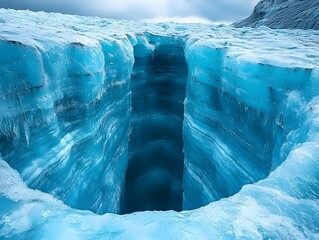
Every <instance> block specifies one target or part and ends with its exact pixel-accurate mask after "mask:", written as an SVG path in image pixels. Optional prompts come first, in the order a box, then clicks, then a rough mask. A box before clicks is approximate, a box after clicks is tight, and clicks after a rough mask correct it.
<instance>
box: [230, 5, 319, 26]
mask: <svg viewBox="0 0 319 240" xmlns="http://www.w3.org/2000/svg"><path fill="white" fill-rule="evenodd" d="M233 26H234V27H259V26H267V27H270V28H282V29H283V28H288V29H316V30H318V29H319V0H261V1H260V2H259V3H258V4H257V5H256V7H255V9H254V11H253V13H252V14H251V15H250V16H249V17H248V18H246V19H244V20H242V21H239V22H237V23H234V24H233Z"/></svg>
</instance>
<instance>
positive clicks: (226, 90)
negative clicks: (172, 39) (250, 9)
mask: <svg viewBox="0 0 319 240" xmlns="http://www.w3.org/2000/svg"><path fill="white" fill-rule="evenodd" d="M214 45H215V44H213V45H212V44H211V42H210V40H202V41H200V40H199V41H197V42H196V43H195V44H193V40H190V41H189V45H188V47H187V49H186V56H187V62H188V65H189V76H188V81H187V97H186V101H185V117H184V126H183V127H184V132H183V136H184V152H185V163H184V164H185V168H184V169H185V171H184V182H183V188H184V199H183V207H184V209H194V208H197V207H200V206H204V205H206V204H208V203H210V202H212V201H216V200H219V199H221V198H224V197H229V196H231V195H233V194H235V193H236V192H238V191H239V190H240V189H241V188H242V186H243V185H245V184H248V183H254V182H257V181H259V180H261V179H264V178H266V177H267V176H268V174H269V173H270V172H271V171H272V170H274V169H275V168H276V167H277V166H278V165H279V164H281V163H282V162H283V161H284V159H285V158H286V156H287V154H288V153H289V151H290V149H291V148H292V147H293V146H294V145H295V144H296V143H297V142H298V141H300V142H302V141H304V140H305V139H306V136H305V133H301V132H299V131H297V132H295V131H296V129H297V128H298V126H299V123H298V122H297V119H296V114H297V113H296V109H294V108H295V106H294V105H291V104H290V103H289V102H287V101H288V100H287V97H288V96H287V94H288V93H290V92H292V91H294V90H301V89H303V88H306V87H307V86H308V87H309V81H310V80H309V79H310V76H311V69H302V68H295V67H291V68H290V67H276V66H271V65H268V64H263V63H254V62H250V61H249V60H241V61H238V59H236V57H231V56H230V55H231V51H232V50H231V49H230V47H227V46H223V47H217V48H216V47H214ZM229 51H230V53H228V52H229Z"/></svg>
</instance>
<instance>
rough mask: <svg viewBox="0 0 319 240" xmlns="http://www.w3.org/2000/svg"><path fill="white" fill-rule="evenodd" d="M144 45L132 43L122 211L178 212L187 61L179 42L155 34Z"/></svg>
mask: <svg viewBox="0 0 319 240" xmlns="http://www.w3.org/2000/svg"><path fill="white" fill-rule="evenodd" d="M165 40H166V41H167V42H166V43H165ZM161 42H163V43H161ZM149 47H150V48H147V47H146V46H145V45H142V44H137V45H136V46H135V47H134V52H135V65H134V67H133V73H132V78H131V84H132V85H131V87H132V133H131V136H130V143H129V154H130V158H129V163H128V169H127V172H126V189H125V194H124V204H123V209H122V212H123V213H131V212H134V211H143V210H176V211H180V210H182V196H183V194H182V193H183V189H182V185H183V184H182V182H183V165H184V155H183V140H182V125H183V115H184V107H183V102H184V99H185V94H186V79H187V72H188V69H187V64H186V61H185V57H184V50H183V45H182V42H181V41H176V40H175V41H172V40H170V39H168V38H163V39H161V38H159V39H157V42H156V43H152V42H151V43H150V45H149Z"/></svg>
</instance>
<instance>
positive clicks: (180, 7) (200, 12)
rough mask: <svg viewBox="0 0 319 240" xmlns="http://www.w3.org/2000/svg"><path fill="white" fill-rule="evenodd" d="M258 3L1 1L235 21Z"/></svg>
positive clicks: (82, 11)
mask: <svg viewBox="0 0 319 240" xmlns="http://www.w3.org/2000/svg"><path fill="white" fill-rule="evenodd" d="M257 2H258V0H157V1H153V0H0V7H2V8H14V9H29V10H35V11H38V10H43V11H48V12H61V13H69V14H78V15H93V16H100V17H109V18H116V19H123V18H124V19H129V20H141V19H161V18H163V19H169V18H175V19H182V18H189V19H197V18H202V19H207V20H209V21H214V22H233V21H237V20H240V19H242V18H245V17H248V16H249V15H250V13H251V12H252V10H253V8H254V6H255V5H256V3H257Z"/></svg>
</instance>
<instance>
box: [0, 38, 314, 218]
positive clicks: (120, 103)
mask: <svg viewBox="0 0 319 240" xmlns="http://www.w3.org/2000/svg"><path fill="white" fill-rule="evenodd" d="M137 39H138V41H137V42H136V43H135V44H134V48H135V49H134V50H133V49H132V48H131V47H132V46H131V45H130V44H129V43H128V41H127V40H125V39H124V40H121V41H119V40H118V41H106V42H100V43H99V44H98V45H93V46H85V45H83V44H79V43H77V42H74V43H71V44H69V45H67V46H65V47H60V46H58V47H57V49H55V48H53V50H52V51H51V52H46V53H45V55H44V56H45V58H44V63H43V68H44V70H43V71H44V72H46V74H47V77H48V78H49V79H50V82H49V84H48V85H47V84H42V83H39V84H37V83H35V85H36V86H35V87H31V88H30V91H31V93H30V95H28V94H27V95H26V96H27V98H26V99H27V100H28V101H33V99H34V96H38V95H40V96H41V95H48V96H50V97H52V99H50V100H52V102H53V103H54V104H53V108H52V109H49V110H48V113H46V112H43V110H42V109H39V111H38V112H37V114H33V112H31V113H30V116H28V115H26V120H25V122H21V117H17V118H16V120H15V121H16V123H14V124H16V125H14V124H13V126H11V127H12V128H13V131H15V134H11V135H10V134H6V133H2V135H1V138H2V142H3V143H4V144H2V146H1V153H2V154H3V156H4V159H5V160H6V161H8V162H9V163H10V165H11V166H13V167H14V168H15V169H18V170H19V171H20V172H21V173H22V176H23V178H24V179H25V181H26V182H27V183H28V184H29V186H30V187H32V188H37V189H40V190H42V191H44V192H48V193H51V194H53V195H54V196H55V197H57V198H58V199H61V200H63V201H64V202H65V203H66V204H68V205H70V206H71V207H74V208H78V209H89V210H91V211H93V212H96V213H105V212H114V213H130V212H134V211H143V210H170V209H171V210H176V211H180V210H184V209H195V208H198V207H201V206H204V205H207V204H208V203H210V202H213V201H217V200H219V199H221V198H224V197H228V196H231V195H233V194H235V193H237V192H238V191H239V190H240V189H241V187H242V186H243V185H245V184H248V183H253V182H256V181H258V180H260V179H263V178H265V177H267V176H268V174H269V173H270V172H271V171H272V170H273V169H275V168H276V167H277V166H278V165H279V164H280V163H281V162H282V161H283V159H285V156H286V155H287V154H288V152H289V150H290V149H291V148H292V146H293V144H288V145H287V146H286V147H285V148H284V150H282V149H281V145H282V143H283V142H285V141H286V140H287V139H286V136H287V134H288V133H289V132H291V131H293V130H294V129H296V128H297V125H298V124H297V123H293V122H291V121H288V122H289V123H288V124H291V126H289V125H288V126H287V125H286V126H285V129H283V127H282V125H283V124H285V123H284V122H285V118H294V117H295V116H294V114H295V113H294V112H292V113H291V112H289V111H287V110H285V115H282V114H281V113H280V111H281V110H282V109H284V108H287V106H286V104H287V103H286V102H285V100H284V101H283V100H282V99H285V97H283V95H284V94H283V93H282V92H281V90H280V88H279V89H273V88H269V87H266V89H268V90H269V92H270V93H271V94H270V95H269V96H268V95H267V97H269V99H264V98H260V99H259V98H256V95H259V96H260V95H261V96H262V94H263V92H258V91H259V90H258V89H260V91H264V89H265V86H264V83H263V82H262V81H260V80H258V79H257V80H254V79H251V75H248V76H238V75H236V74H237V73H236V72H234V71H233V70H234V69H236V67H237V68H241V69H242V68H243V66H236V63H235V62H233V61H232V60H231V59H230V60H229V59H227V58H226V57H225V54H226V51H225V49H218V48H217V49H213V48H206V47H205V46H201V45H198V46H196V44H194V43H192V41H189V42H187V43H185V41H184V40H183V39H182V38H175V37H161V36H157V35H151V34H146V35H145V36H139V37H138V38H137ZM3 44H4V46H3V47H4V49H6V48H7V47H8V46H9V48H10V47H11V48H13V49H14V48H17V49H19V48H22V49H23V48H25V46H23V45H21V44H16V43H14V42H8V43H3ZM6 44H7V45H8V46H7V45H6ZM185 44H186V45H185ZM61 49H63V51H64V54H65V56H64V57H63V55H62V57H61V56H60V55H57V53H58V54H59V53H60V52H61ZM29 51H31V53H33V51H34V49H32V48H30V49H29ZM35 52H36V51H35ZM133 52H134V54H135V56H133ZM16 54H17V57H20V54H23V51H21V52H20V51H17V53H16ZM185 56H186V59H187V63H186V61H185ZM134 57H135V60H136V61H135V67H134V69H133V74H132V75H131V69H130V66H131V65H130V64H131V63H132V62H133V58H134ZM41 64H42V63H41ZM41 64H39V66H42V65H41ZM53 64H55V65H57V66H60V67H61V68H62V69H63V70H64V71H65V72H63V71H62V72H58V73H57V72H56V69H54V68H51V65H53ZM123 64H124V66H125V67H124V68H123ZM39 66H38V67H39ZM249 67H253V66H249ZM249 67H248V68H247V67H246V68H245V66H244V69H246V70H247V71H248V73H249ZM264 67H265V69H267V71H268V70H269V69H268V68H270V70H271V71H274V72H276V71H279V73H280V72H281V73H282V74H286V75H287V76H288V77H289V74H295V72H296V71H297V73H298V71H300V72H301V73H299V74H300V76H299V77H300V78H301V79H307V76H308V75H309V74H308V73H307V71H305V72H304V73H303V72H302V70H300V69H292V70H291V69H288V70H285V69H280V68H278V69H277V68H271V67H269V66H264ZM28 70H29V68H26V69H22V70H21V71H22V74H26V73H27V72H28ZM23 71H26V73H23ZM41 71H42V69H39V72H41ZM264 71H266V70H264ZM187 75H188V77H187ZM27 76H28V75H27ZM33 77H34V76H30V79H31V80H32V79H33ZM130 77H131V80H129V79H130ZM254 77H255V76H254ZM261 77H262V76H258V75H257V78H259V79H262V78H261ZM308 77H309V76H308ZM186 78H187V80H186ZM238 78H239V79H240V81H238ZM61 79H62V80H61ZM251 80H252V81H251ZM248 81H251V83H252V86H249V84H248ZM230 82H231V83H232V84H233V85H232V84H229V83H230ZM50 84H51V85H50ZM236 84H237V86H236ZM247 84H248V85H247ZM38 85H39V86H38ZM74 86H76V87H74ZM18 87H22V88H24V87H25V86H18ZM239 87H240V89H241V90H242V91H243V92H237V90H236V89H238V88H239ZM293 87H294V86H292V88H293ZM26 89H29V88H27V87H26ZM101 89H103V91H100V90H101ZM257 90H258V91H257ZM268 90H267V91H268ZM55 91H57V92H55ZM254 91H256V92H254ZM61 93H62V94H61ZM23 97H25V96H24V95H23V96H20V95H18V100H19V99H20V100H21V98H23ZM56 98H57V99H56ZM20 100H19V101H20ZM105 106H107V107H105ZM131 109H132V111H131ZM289 109H290V108H289ZM52 110H53V111H52ZM48 116H50V117H51V119H50V118H49V119H50V121H48V120H47V117H48ZM28 118H30V119H28ZM93 123H94V124H95V123H98V124H97V125H94V124H93ZM130 123H131V124H132V125H131V127H132V132H131V133H130ZM4 126H6V125H4ZM9 128H10V126H9ZM43 133H46V134H47V135H46V136H44V135H43ZM24 136H25V138H24ZM296 136H298V137H299V138H300V139H301V140H302V138H303V136H302V135H296ZM300 136H301V137H300ZM44 137H45V139H46V141H48V144H46V145H43V139H44ZM92 143H93V144H92ZM42 145H43V146H42ZM17 146H19V148H17ZM39 150H40V151H39ZM42 150H43V151H42ZM43 153H45V154H44V155H43ZM26 159H30V160H31V161H30V162H27V161H26ZM96 183H99V185H98V186H97V185H96ZM124 183H125V184H124Z"/></svg>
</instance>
